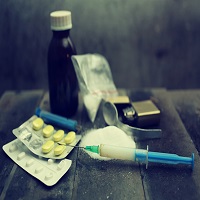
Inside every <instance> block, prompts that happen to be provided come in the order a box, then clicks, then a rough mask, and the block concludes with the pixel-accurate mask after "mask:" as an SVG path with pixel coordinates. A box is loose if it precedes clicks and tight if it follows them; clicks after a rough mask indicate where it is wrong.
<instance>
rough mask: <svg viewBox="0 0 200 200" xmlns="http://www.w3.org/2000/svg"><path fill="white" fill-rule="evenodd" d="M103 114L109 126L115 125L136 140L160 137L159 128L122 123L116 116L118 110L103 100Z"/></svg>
mask: <svg viewBox="0 0 200 200" xmlns="http://www.w3.org/2000/svg"><path fill="white" fill-rule="evenodd" d="M103 116H104V120H105V122H106V123H107V124H108V125H110V126H117V127H118V128H120V129H121V130H123V131H124V132H125V133H127V134H128V135H131V136H133V137H135V138H136V139H137V140H145V139H155V138H161V136H162V130H161V129H141V128H136V127H132V126H129V125H127V124H124V123H122V122H121V121H120V120H119V118H118V111H117V108H116V107H115V105H114V104H113V103H111V102H104V105H103Z"/></svg>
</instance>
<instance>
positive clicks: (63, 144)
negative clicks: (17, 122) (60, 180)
mask: <svg viewBox="0 0 200 200" xmlns="http://www.w3.org/2000/svg"><path fill="white" fill-rule="evenodd" d="M13 134H14V135H15V136H16V137H17V138H18V139H19V140H20V141H21V142H22V143H23V144H25V145H26V147H27V148H28V149H29V150H30V151H31V152H33V153H34V154H36V155H38V156H41V157H44V158H51V159H63V158H65V157H66V156H67V155H68V154H69V153H70V152H71V150H72V149H73V148H74V147H73V146H75V145H76V144H77V143H78V142H79V141H80V139H81V135H77V134H76V133H75V132H73V131H70V132H67V133H66V132H65V131H64V130H61V129H56V128H55V127H53V126H52V125H49V124H45V123H44V121H43V120H42V119H41V118H39V117H37V116H36V115H34V116H32V117H31V118H30V119H28V120H27V121H25V122H24V123H23V124H22V125H21V126H19V127H18V128H16V129H13ZM69 145H70V146H69Z"/></svg>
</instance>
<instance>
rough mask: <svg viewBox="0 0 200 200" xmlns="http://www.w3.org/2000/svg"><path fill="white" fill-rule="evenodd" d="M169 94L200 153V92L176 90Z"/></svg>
mask: <svg viewBox="0 0 200 200" xmlns="http://www.w3.org/2000/svg"><path fill="white" fill-rule="evenodd" d="M169 94H170V96H171V99H172V101H173V103H174V105H175V108H176V110H177V112H178V113H179V115H180V117H181V120H182V121H183V123H184V125H185V127H186V129H187V131H188V133H189V134H190V136H191V139H192V141H193V142H194V144H195V146H196V148H197V150H198V152H200V131H199V130H200V123H199V118H200V90H178V91H177V90H176V91H169Z"/></svg>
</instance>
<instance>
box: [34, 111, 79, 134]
mask: <svg viewBox="0 0 200 200" xmlns="http://www.w3.org/2000/svg"><path fill="white" fill-rule="evenodd" d="M35 114H36V115H37V116H38V117H41V118H42V119H43V120H44V121H45V122H46V123H50V124H52V125H56V126H59V127H61V128H64V129H68V130H71V131H76V128H77V121H75V120H71V119H67V118H65V117H62V116H59V115H55V114H52V113H49V112H47V111H44V110H41V109H40V108H37V109H36V111H35Z"/></svg>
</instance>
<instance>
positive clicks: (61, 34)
mask: <svg viewBox="0 0 200 200" xmlns="http://www.w3.org/2000/svg"><path fill="white" fill-rule="evenodd" d="M52 31H53V37H59V38H60V37H69V32H70V29H68V30H64V31H55V30H52Z"/></svg>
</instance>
